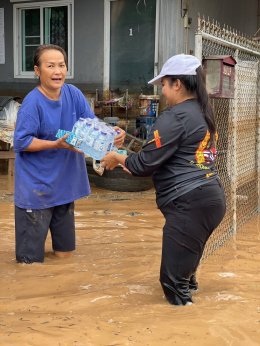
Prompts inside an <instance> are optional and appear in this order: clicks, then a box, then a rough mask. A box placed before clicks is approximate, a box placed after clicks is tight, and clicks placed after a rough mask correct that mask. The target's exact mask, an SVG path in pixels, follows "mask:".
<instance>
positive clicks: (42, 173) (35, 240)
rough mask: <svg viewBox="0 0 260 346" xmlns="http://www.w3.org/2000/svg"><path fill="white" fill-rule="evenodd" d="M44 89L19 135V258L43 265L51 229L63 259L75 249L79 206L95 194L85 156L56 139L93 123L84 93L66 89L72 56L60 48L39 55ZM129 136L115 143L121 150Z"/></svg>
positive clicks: (28, 104)
mask: <svg viewBox="0 0 260 346" xmlns="http://www.w3.org/2000/svg"><path fill="white" fill-rule="evenodd" d="M34 70H35V74H36V76H37V77H38V78H39V85H38V86H37V87H36V88H34V89H33V90H32V91H31V92H30V93H29V94H28V95H27V96H26V97H25V99H24V101H23V103H22V105H21V107H20V110H19V113H18V117H17V123H16V129H15V134H14V150H15V152H16V159H15V196H14V200H15V235H16V259H17V261H18V262H24V263H32V262H43V261H44V245H45V240H46V237H47V233H48V229H50V232H51V236H52V246H53V250H54V253H55V255H57V256H58V257H67V256H70V255H71V253H72V251H73V250H74V249H75V222H74V201H75V200H76V199H79V198H81V197H83V196H87V195H89V194H90V186H89V180H88V175H87V170H86V163H85V157H84V155H83V154H82V153H81V152H79V151H78V150H76V149H75V148H74V147H72V146H71V145H69V144H68V143H67V142H66V136H65V137H63V138H60V139H57V138H56V137H55V134H56V133H57V130H58V129H60V128H61V129H64V130H68V131H71V130H72V127H73V125H74V124H75V122H76V121H77V120H78V119H79V118H80V117H81V118H87V117H89V118H94V117H95V115H94V113H93V112H92V110H91V109H90V107H89V105H88V103H87V101H86V98H85V97H84V95H83V94H82V92H81V91H80V90H79V89H78V88H76V87H75V86H73V85H70V84H65V83H64V82H65V77H66V73H67V57H66V53H65V51H64V50H63V49H62V48H61V47H59V46H55V45H42V46H39V47H38V48H37V50H36V52H35V56H34ZM124 137H125V133H124V131H122V130H121V131H120V134H119V135H118V136H117V137H116V139H115V144H116V145H117V146H120V145H121V144H122V143H123V141H124Z"/></svg>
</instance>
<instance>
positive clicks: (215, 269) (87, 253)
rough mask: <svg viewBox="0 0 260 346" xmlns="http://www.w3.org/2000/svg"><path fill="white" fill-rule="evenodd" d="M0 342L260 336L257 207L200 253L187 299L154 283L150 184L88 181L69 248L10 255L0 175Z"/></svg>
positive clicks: (43, 345)
mask: <svg viewBox="0 0 260 346" xmlns="http://www.w3.org/2000/svg"><path fill="white" fill-rule="evenodd" d="M0 217H1V219H0V280H1V284H0V345H1V346H11V345H16V346H27V345H28V346H29V345H33V346H58V345H59V346H91V345H94V346H99V345H102V346H103V345H104V346H108V345H110V346H112V345H113V346H115V345H140V346H146V345H147V346H148V345H149V346H150V345H152V346H153V345H159V346H164V345H171V346H172V345H177V346H179V345H181V346H182V345H189V346H190V345H191V346H204V345H205V346H223V345H230V346H257V345H258V346H259V345H260V274H259V272H260V242H259V240H260V217H259V216H258V217H254V218H253V219H252V220H251V221H250V222H249V223H247V224H246V225H245V226H244V227H243V229H242V230H240V232H239V233H238V234H237V235H236V237H235V238H234V239H232V240H231V241H229V242H228V243H227V244H226V245H225V246H224V247H222V248H220V249H219V250H218V251H216V252H215V254H214V255H212V256H210V257H208V258H207V259H205V260H204V261H203V262H202V264H201V266H200V269H199V273H198V279H199V285H200V289H199V292H197V293H196V295H194V302H195V304H193V305H192V306H187V307H176V306H172V305H169V304H168V303H167V302H166V300H165V299H164V297H163V293H162V290H161V287H160V284H159V267H160V257H161V235H162V231H161V229H162V226H163V218H162V216H161V213H160V211H159V210H158V209H156V205H155V201H154V191H153V190H149V191H145V192H135V193H126V192H114V191H108V190H101V189H97V188H95V187H92V195H91V197H89V198H86V199H82V200H80V201H77V202H76V228H77V250H76V251H75V254H74V256H73V257H72V258H70V259H57V258H54V256H53V255H52V251H51V250H52V249H51V242H50V239H49V238H48V239H47V242H46V258H45V262H44V263H43V264H32V265H24V264H17V263H16V261H15V258H14V205H13V186H12V179H10V178H8V177H7V176H0Z"/></svg>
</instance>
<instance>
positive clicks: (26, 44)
mask: <svg viewBox="0 0 260 346" xmlns="http://www.w3.org/2000/svg"><path fill="white" fill-rule="evenodd" d="M21 24H22V70H23V71H33V62H32V59H33V54H34V51H35V49H36V47H37V46H39V44H40V42H41V41H40V9H29V10H22V23H21Z"/></svg>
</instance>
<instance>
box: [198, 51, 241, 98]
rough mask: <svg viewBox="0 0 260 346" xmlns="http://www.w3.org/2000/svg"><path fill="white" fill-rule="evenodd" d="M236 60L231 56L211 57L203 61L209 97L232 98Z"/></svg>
mask: <svg viewBox="0 0 260 346" xmlns="http://www.w3.org/2000/svg"><path fill="white" fill-rule="evenodd" d="M235 65H236V60H235V59H234V58H233V57H232V56H231V55H212V56H208V57H206V58H205V59H203V68H204V70H205V73H206V86H207V90H208V93H209V96H210V97H215V98H227V99H230V98H234V80H235Z"/></svg>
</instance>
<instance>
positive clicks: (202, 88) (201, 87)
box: [165, 66, 216, 143]
mask: <svg viewBox="0 0 260 346" xmlns="http://www.w3.org/2000/svg"><path fill="white" fill-rule="evenodd" d="M196 72H197V74H196V75H194V76H193V75H180V76H165V78H167V79H168V81H169V83H170V85H172V84H173V83H174V82H175V81H176V80H177V79H179V80H180V82H181V83H182V84H183V85H184V87H185V88H186V90H187V91H189V92H191V93H196V96H197V100H198V102H199V104H200V107H201V110H202V112H203V114H204V117H205V120H206V123H207V125H208V128H209V132H210V141H211V143H214V141H215V133H216V123H215V117H214V113H213V109H212V107H211V104H210V102H209V96H208V93H207V89H206V83H205V74H204V71H203V69H202V67H201V66H199V67H198V68H197V70H196Z"/></svg>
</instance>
